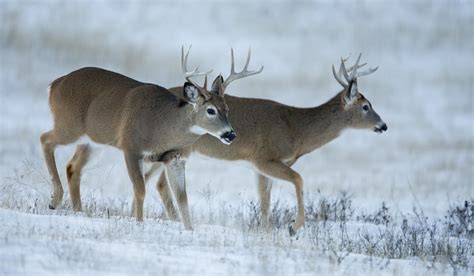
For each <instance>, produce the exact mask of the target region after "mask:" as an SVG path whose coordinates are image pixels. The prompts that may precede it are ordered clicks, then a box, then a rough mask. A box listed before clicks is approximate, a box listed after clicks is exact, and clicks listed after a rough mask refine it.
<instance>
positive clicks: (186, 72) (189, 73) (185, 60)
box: [181, 45, 212, 100]
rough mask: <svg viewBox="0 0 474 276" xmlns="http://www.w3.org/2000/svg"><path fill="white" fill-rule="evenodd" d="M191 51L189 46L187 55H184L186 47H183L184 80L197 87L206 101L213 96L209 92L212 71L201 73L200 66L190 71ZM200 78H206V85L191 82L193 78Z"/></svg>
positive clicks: (182, 65) (182, 66)
mask: <svg viewBox="0 0 474 276" xmlns="http://www.w3.org/2000/svg"><path fill="white" fill-rule="evenodd" d="M190 50H191V45H190V46H189V48H188V50H187V51H186V54H184V46H181V69H182V70H183V75H184V78H185V79H186V80H187V81H189V82H190V83H192V84H193V85H194V86H196V87H197V88H198V89H199V91H200V92H201V94H202V95H203V96H204V98H205V99H206V100H208V99H210V98H211V95H210V94H209V92H208V91H207V75H208V74H209V73H211V72H212V70H209V71H207V72H199V71H198V70H199V65H198V66H196V68H194V70H193V71H189V70H188V68H187V64H188V56H189V51H190ZM198 76H204V85H203V86H200V85H199V84H197V83H196V82H195V81H193V80H191V78H192V77H198Z"/></svg>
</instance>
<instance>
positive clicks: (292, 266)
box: [0, 1, 474, 275]
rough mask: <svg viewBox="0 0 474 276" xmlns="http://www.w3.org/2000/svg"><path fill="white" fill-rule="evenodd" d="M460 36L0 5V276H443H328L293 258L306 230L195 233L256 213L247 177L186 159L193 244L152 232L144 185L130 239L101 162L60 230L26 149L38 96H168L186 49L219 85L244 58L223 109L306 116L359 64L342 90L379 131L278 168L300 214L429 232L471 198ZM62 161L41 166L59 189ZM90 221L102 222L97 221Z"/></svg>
mask: <svg viewBox="0 0 474 276" xmlns="http://www.w3.org/2000/svg"><path fill="white" fill-rule="evenodd" d="M175 2H176V3H175ZM473 24H474V5H473V3H472V2H470V1H407V2H405V3H403V4H400V1H345V2H340V1H336V2H334V3H332V2H326V1H324V2H319V1H304V2H294V1H271V2H262V3H256V2H255V1H228V2H222V3H221V2H214V1H179V2H178V1H173V2H169V1H165V2H164V3H152V2H149V1H144V2H140V1H136V2H133V3H131V4H127V3H126V2H123V1H100V2H89V1H69V2H63V1H42V2H36V1H0V176H1V177H2V179H1V182H0V207H1V209H0V220H1V228H0V274H3V273H7V272H29V273H37V272H43V273H47V272H77V273H82V272H87V271H90V272H112V273H120V272H124V273H132V272H137V271H148V272H163V273H164V272H169V273H172V272H182V273H189V272H195V273H199V272H203V271H206V272H209V273H211V272H222V273H230V274H243V273H248V272H253V273H263V274H269V273H274V272H276V273H278V274H291V273H296V272H305V273H309V274H310V273H315V272H320V273H340V274H350V273H353V272H354V271H355V272H361V273H362V272H364V273H365V272H367V273H371V274H374V275H380V274H384V273H386V274H407V273H417V274H422V273H423V271H425V273H434V274H436V273H440V274H441V273H450V272H451V269H452V268H451V266H449V265H441V264H436V265H434V267H435V268H429V267H431V266H432V264H431V263H430V264H429V265H428V264H427V263H426V260H425V261H423V260H420V259H416V260H413V259H410V260H406V259H403V260H392V259H390V260H389V259H387V258H382V259H377V258H375V257H374V258H371V257H368V256H363V255H357V254H355V253H351V254H349V255H348V256H347V257H345V258H343V259H344V260H343V261H342V262H338V261H337V259H338V258H337V256H336V257H334V256H333V255H337V254H339V253H337V252H336V253H333V252H330V253H328V252H327V251H324V250H322V249H321V248H320V247H318V246H316V245H314V244H311V243H309V242H308V241H309V240H311V235H310V233H309V232H310V231H308V230H303V233H302V234H301V236H300V237H299V239H298V240H296V239H290V238H289V237H288V236H287V233H286V230H284V229H279V230H275V231H272V232H270V233H262V232H260V231H246V230H245V227H240V226H236V225H237V224H238V223H237V224H236V223H235V221H234V222H232V223H229V224H226V223H224V222H225V220H223V219H213V215H215V216H218V215H219V214H221V215H222V214H224V213H225V212H222V210H221V209H222V208H223V206H229V205H231V206H233V208H234V209H233V210H234V211H228V212H229V213H225V214H227V215H230V216H235V215H236V214H239V212H237V211H235V210H244V209H245V208H247V207H248V203H249V201H252V200H254V199H255V198H256V196H257V193H256V185H255V176H254V175H253V173H252V172H251V171H249V170H248V169H247V168H245V167H240V166H238V165H236V164H233V163H229V162H222V161H216V160H208V159H203V158H201V157H193V158H191V160H190V161H189V163H188V171H187V178H188V194H189V201H190V205H191V208H192V212H193V216H194V224H195V226H196V227H195V228H196V229H195V231H194V232H186V231H182V227H181V226H180V225H179V224H177V223H172V222H169V221H166V220H163V219H162V217H163V215H162V207H161V203H160V200H159V196H158V195H157V192H156V191H155V189H154V187H153V186H154V185H153V184H150V185H149V186H148V192H147V198H146V205H145V212H146V216H147V219H146V220H145V223H143V224H137V223H136V222H134V221H133V220H131V219H129V218H125V217H123V216H124V214H125V213H128V210H129V208H130V199H131V195H132V189H131V184H130V182H129V178H128V176H127V174H126V170H125V165H124V162H123V158H122V156H121V154H120V152H119V151H117V150H114V149H112V148H106V149H105V150H104V151H103V152H102V153H101V154H99V156H96V157H95V158H94V160H93V161H92V162H91V164H90V165H89V166H88V167H87V168H86V170H85V173H84V177H83V185H82V193H83V197H84V201H85V204H86V205H87V206H88V208H89V209H87V210H89V211H86V212H85V213H84V214H73V213H72V212H71V211H70V209H71V208H70V207H69V206H70V204H69V202H68V200H69V197H68V196H66V197H65V202H64V208H63V210H58V211H48V210H47V203H48V200H49V196H50V193H51V186H50V183H49V180H48V177H47V171H46V168H45V166H44V163H43V160H42V154H41V151H40V145H39V135H40V134H41V133H42V132H44V131H47V130H49V129H50V128H51V126H52V122H51V117H50V114H49V110H48V105H47V95H46V88H47V86H48V84H49V83H50V82H51V81H52V80H54V79H55V78H57V77H58V76H61V75H63V74H66V73H68V72H70V71H72V70H75V69H77V68H79V67H82V66H88V65H94V66H100V67H105V68H108V69H111V70H115V71H118V72H121V73H123V74H126V75H129V76H132V77H134V78H136V79H138V80H142V81H148V82H154V83H158V84H160V85H162V86H165V87H172V86H176V85H179V84H181V83H183V81H184V80H183V78H182V76H181V74H180V68H179V66H180V65H179V54H180V52H179V51H180V47H181V45H183V44H184V45H189V44H192V45H193V48H192V50H191V56H190V59H191V61H192V63H195V64H197V63H199V64H201V68H206V69H207V68H213V69H214V72H215V73H219V72H223V73H224V74H225V73H226V72H228V70H229V63H230V57H229V56H230V54H229V48H230V47H234V49H235V50H236V54H237V60H238V65H239V64H242V62H243V59H244V56H245V54H246V50H247V48H248V46H251V47H252V53H253V56H252V61H251V67H253V68H256V67H257V66H259V65H261V64H262V65H264V66H265V69H264V71H263V73H262V74H260V75H257V76H254V77H251V78H247V79H245V80H242V81H238V82H235V83H233V84H232V86H230V87H229V91H228V93H230V94H233V95H238V96H243V97H260V98H268V99H273V100H277V101H280V102H283V103H286V104H290V105H295V106H315V105H319V104H321V103H323V102H324V101H325V100H327V99H329V98H330V97H332V96H333V95H334V94H335V93H336V92H337V91H338V90H339V86H338V84H337V82H336V81H335V80H334V78H333V77H332V73H331V65H332V64H333V63H334V64H337V63H338V60H339V58H340V57H341V56H346V55H347V54H348V53H353V54H355V53H358V52H364V56H363V59H364V60H365V61H367V62H368V63H369V64H370V65H374V66H375V65H378V66H379V67H380V69H379V70H378V71H377V72H376V73H374V74H373V75H370V76H368V77H366V78H362V79H361V80H360V81H359V83H360V84H359V86H360V88H361V90H362V91H363V93H364V95H365V96H366V97H367V98H369V99H370V100H371V102H372V104H373V106H374V108H375V109H376V110H377V112H378V113H379V114H380V115H381V116H382V118H383V119H384V120H385V121H386V122H387V124H388V125H389V130H388V132H386V133H384V134H383V135H375V134H374V133H372V132H369V131H355V130H350V131H346V132H345V133H344V134H343V135H342V136H341V137H340V138H338V139H337V140H335V141H333V142H332V143H330V144H329V145H326V146H325V147H323V148H322V149H320V150H318V151H316V152H314V153H312V154H309V155H307V156H305V157H303V158H301V160H300V161H299V162H298V163H297V164H296V165H295V169H296V170H297V171H299V172H300V173H301V175H302V176H303V178H304V180H305V192H306V198H307V201H308V202H311V201H312V200H317V199H318V198H319V195H320V194H323V195H324V196H327V197H337V196H338V194H339V192H340V191H341V190H347V191H348V192H349V193H350V194H351V195H352V206H353V208H354V209H356V211H357V212H359V213H360V212H367V213H371V212H375V211H376V210H378V209H379V208H380V206H381V204H382V202H385V203H386V204H387V205H388V206H389V208H390V211H391V212H393V216H394V219H395V218H399V220H402V218H404V217H406V216H409V213H411V212H412V208H413V206H417V208H419V209H422V210H423V211H424V214H426V215H427V216H429V217H430V218H432V219H436V218H443V217H444V216H445V215H446V210H447V209H448V208H449V206H451V205H460V204H461V205H462V202H464V201H465V200H472V199H473V197H474V185H473V184H474V183H473V179H474V145H473V141H474V140H473V139H474V124H473V119H474V97H473V95H474V90H473V87H474V73H473V70H472V68H473V65H474V63H473V60H474V54H473V53H474V29H473V28H472V25H473ZM73 150H74V148H72V147H64V148H59V149H58V151H57V162H58V167H59V168H60V173H61V176H62V179H63V184H65V169H64V168H65V165H66V163H67V161H68V159H69V158H70V157H71V156H72V153H73ZM64 187H65V189H67V185H64ZM272 198H273V200H274V201H276V200H280V201H281V202H284V204H286V206H290V207H291V206H294V204H295V200H294V191H293V188H292V186H291V185H289V184H288V183H284V182H277V183H276V185H274V188H273V195H272ZM104 210H109V212H111V211H110V210H113V212H114V213H113V214H112V215H110V218H109V219H107V216H106V215H104V212H106V211H104ZM97 212H99V213H97ZM242 213H245V212H244V211H242ZM249 217H250V216H249ZM249 217H245V218H246V219H250V218H249ZM245 218H243V219H242V220H238V221H240V222H241V223H246V220H245ZM356 228H357V227H356ZM304 231H306V232H304ZM468 242H469V243H471V244H472V239H471V240H468ZM471 250H472V245H471ZM470 254H471V256H472V251H471V253H470ZM440 262H441V263H442V261H440ZM472 266H473V265H472V262H471V263H470V266H469V267H468V268H466V270H461V271H464V272H468V271H470V272H472V270H473V268H472Z"/></svg>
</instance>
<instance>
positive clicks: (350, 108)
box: [332, 54, 388, 133]
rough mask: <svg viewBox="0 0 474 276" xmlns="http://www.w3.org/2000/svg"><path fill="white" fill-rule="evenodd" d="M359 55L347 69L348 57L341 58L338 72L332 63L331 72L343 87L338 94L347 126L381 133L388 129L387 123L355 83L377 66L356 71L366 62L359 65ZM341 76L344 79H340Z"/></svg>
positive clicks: (373, 70)
mask: <svg viewBox="0 0 474 276" xmlns="http://www.w3.org/2000/svg"><path fill="white" fill-rule="evenodd" d="M361 56H362V54H360V55H359V57H358V58H357V61H356V63H355V65H354V66H352V67H349V68H347V69H346V65H345V62H346V61H347V60H348V59H349V58H346V59H344V58H341V66H340V68H339V72H338V73H336V70H335V69H334V65H333V66H332V72H333V74H334V77H335V78H336V80H337V82H339V84H341V85H342V87H343V88H344V89H343V90H342V91H341V92H340V93H339V95H340V99H341V104H342V106H343V109H344V113H345V118H346V119H347V121H348V124H349V127H352V128H360V129H371V130H373V131H375V132H378V133H382V132H384V131H386V130H387V129H388V127H387V124H386V123H385V122H384V121H383V120H382V118H380V116H379V115H378V114H377V112H375V110H374V109H373V107H372V104H371V103H370V102H369V100H368V99H367V98H365V97H364V95H362V93H360V92H359V87H358V85H357V78H359V77H362V76H365V75H368V74H371V73H373V72H375V71H376V70H377V69H378V67H375V68H369V69H367V70H365V71H362V72H358V71H357V70H358V69H359V68H361V67H363V66H365V65H366V63H364V64H361V65H359V62H360V58H361ZM343 77H344V79H345V81H344V80H343V79H342V78H343Z"/></svg>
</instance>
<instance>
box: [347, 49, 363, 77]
mask: <svg viewBox="0 0 474 276" xmlns="http://www.w3.org/2000/svg"><path fill="white" fill-rule="evenodd" d="M361 57H362V53H360V54H359V56H358V57H357V61H356V63H355V65H354V66H353V67H354V70H352V72H351V76H350V81H353V80H355V78H356V74H357V68H358V66H359V62H360V58H361Z"/></svg>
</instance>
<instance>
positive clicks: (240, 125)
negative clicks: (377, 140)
mask: <svg viewBox="0 0 474 276" xmlns="http://www.w3.org/2000/svg"><path fill="white" fill-rule="evenodd" d="M360 57H361V56H360V55H359V58H358V59H357V61H356V63H355V65H354V66H352V67H350V68H347V69H346V66H345V62H346V61H347V59H341V66H340V68H339V72H338V73H336V71H335V69H334V66H333V74H334V77H335V78H336V80H337V81H338V82H339V83H340V84H341V85H342V87H343V90H342V91H340V92H339V93H338V94H337V95H336V96H335V97H333V98H332V99H330V100H329V101H328V102H326V103H325V104H322V105H320V106H318V107H314V108H297V107H291V106H287V105H283V104H281V103H277V102H274V101H269V100H263V99H249V98H240V97H234V96H229V95H226V97H225V99H226V102H227V104H228V105H229V110H230V113H229V120H230V122H231V123H232V125H233V126H234V127H235V129H236V131H237V133H239V137H238V138H237V139H236V140H235V142H234V143H233V144H232V145H230V146H228V147H224V146H221V145H220V144H219V143H216V142H215V141H214V140H212V139H211V138H210V137H209V136H208V135H204V136H203V137H201V138H200V139H199V140H198V141H197V142H196V143H195V144H194V145H193V146H192V148H191V149H190V151H196V152H199V153H201V154H203V155H206V156H209V157H213V158H216V159H223V160H244V161H248V162H249V163H250V164H252V166H253V168H254V169H255V171H256V172H257V174H258V184H259V189H258V190H259V195H260V201H261V216H262V221H263V224H264V225H267V226H268V224H269V217H268V210H269V206H270V194H271V193H270V192H271V187H272V183H271V179H280V180H285V181H288V182H291V183H292V184H293V185H294V186H295V190H296V198H297V212H298V213H297V215H296V220H295V221H294V223H293V225H291V226H290V228H289V230H290V234H291V235H293V234H295V233H296V231H297V230H298V228H300V227H301V226H302V225H303V224H304V201H303V179H302V178H301V176H300V175H299V174H298V173H297V172H296V171H294V170H293V169H292V168H291V166H292V165H293V164H294V163H295V162H296V161H297V160H298V159H299V158H300V157H301V156H303V155H305V154H307V153H310V152H312V151H314V150H315V149H317V148H319V147H321V146H322V145H324V144H326V143H328V142H330V141H331V140H333V139H335V138H337V137H338V136H339V135H340V133H341V131H342V130H344V129H346V128H360V129H371V130H374V131H375V132H379V133H381V132H383V131H386V130H387V125H386V124H385V123H384V122H383V120H382V119H381V118H380V116H379V115H378V114H377V113H376V112H375V111H374V109H373V108H372V105H371V103H370V102H369V101H368V100H367V99H366V98H365V97H364V96H363V95H362V94H361V93H360V92H359V89H358V86H357V78H358V77H361V76H364V75H368V74H370V73H373V72H374V71H375V70H376V69H377V68H371V69H368V70H366V71H363V72H358V71H357V70H358V69H359V68H361V67H362V66H364V65H365V64H362V65H359V61H360ZM343 78H344V79H345V81H344V79H343ZM180 90H182V88H181V87H176V88H172V89H170V91H171V92H173V93H179V91H180ZM157 167H158V165H154V166H153V167H152V168H151V170H150V171H149V172H148V173H147V178H148V177H149V176H151V174H152V173H153V172H154V171H155V170H156V169H157ZM166 187H167V183H166V179H165V178H164V177H163V175H162V176H161V177H160V179H159V181H158V184H157V188H158V191H159V192H160V193H161V194H162V198H163V201H164V202H167V201H168V199H167V198H166V197H164V196H163V191H164V190H166V189H167V188H166ZM166 208H167V212H168V214H169V215H170V216H173V214H174V213H175V210H174V207H173V205H170V204H166Z"/></svg>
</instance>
